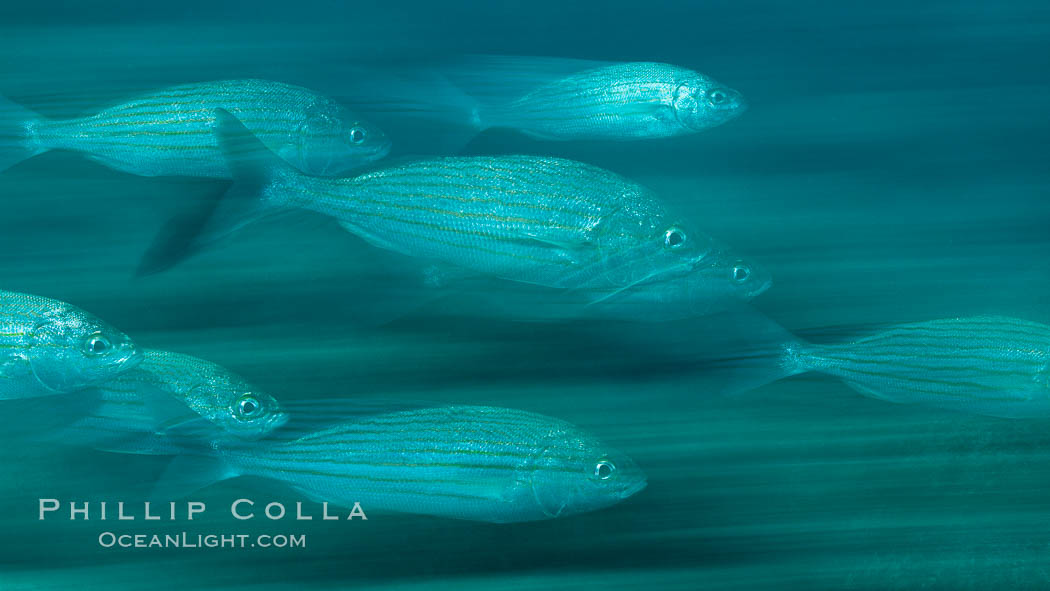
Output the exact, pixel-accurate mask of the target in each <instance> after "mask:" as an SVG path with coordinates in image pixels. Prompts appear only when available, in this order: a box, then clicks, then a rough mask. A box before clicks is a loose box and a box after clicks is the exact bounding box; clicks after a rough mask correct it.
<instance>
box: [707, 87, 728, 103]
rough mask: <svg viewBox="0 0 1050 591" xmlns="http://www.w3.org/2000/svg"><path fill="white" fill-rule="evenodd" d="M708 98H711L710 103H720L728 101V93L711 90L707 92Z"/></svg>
mask: <svg viewBox="0 0 1050 591" xmlns="http://www.w3.org/2000/svg"><path fill="white" fill-rule="evenodd" d="M708 98H709V99H710V100H711V104H712V105H721V104H723V103H725V102H727V101H729V95H728V94H726V93H725V91H722V90H712V91H711V92H710V93H709V94H708Z"/></svg>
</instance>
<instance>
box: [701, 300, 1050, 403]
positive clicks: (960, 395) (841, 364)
mask: <svg viewBox="0 0 1050 591" xmlns="http://www.w3.org/2000/svg"><path fill="white" fill-rule="evenodd" d="M769 332H771V334H777V333H781V336H779V337H776V338H775V339H774V340H776V341H779V344H778V345H777V346H775V347H773V348H772V350H773V351H775V352H774V353H772V354H771V355H768V354H764V353H758V352H757V351H758V350H756V352H753V353H752V354H750V355H737V356H735V358H734V359H732V360H730V367H732V368H733V373H734V374H735V375H736V377H737V378H738V379H737V380H731V381H730V382H729V383H730V384H731V388H730V389H732V390H736V391H739V390H743V389H749V388H752V387H757V386H759V385H761V384H764V383H767V382H771V381H773V380H776V379H780V378H783V377H787V376H791V375H796V374H801V373H807V372H814V373H820V374H825V375H829V376H834V377H836V378H838V379H840V380H843V381H844V382H845V383H846V384H847V385H848V386H850V387H851V388H853V389H854V390H856V391H858V392H860V393H861V394H864V395H865V396H870V397H872V398H876V399H879V400H885V401H888V402H896V403H902V404H918V405H923V406H930V407H936V408H943V409H949V410H955V411H959V412H966V413H972V414H980V415H988V416H995V417H1003V418H1045V417H1050V326H1047V325H1045V324H1039V323H1037V322H1030V321H1027V320H1020V319H1017V318H1008V317H1004V316H978V317H972V318H950V319H942V320H931V321H926V322H916V323H910V324H902V325H899V326H895V327H892V328H889V329H887V330H885V331H883V332H881V333H878V334H874V335H871V336H867V337H863V338H860V339H857V340H855V341H852V342H850V343H842V344H830V345H819V344H812V343H806V342H803V341H801V340H799V339H797V338H795V337H794V336H791V335H788V334H786V331H783V329H781V328H779V327H776V328H773V329H770V331H769ZM770 359H772V361H773V363H772V366H773V367H772V368H771V367H770V365H769V364H767V363H766V362H767V361H769V360H770ZM716 365H717V364H716Z"/></svg>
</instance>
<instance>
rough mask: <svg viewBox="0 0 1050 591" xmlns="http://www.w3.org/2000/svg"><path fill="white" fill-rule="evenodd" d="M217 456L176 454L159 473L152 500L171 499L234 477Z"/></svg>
mask: <svg viewBox="0 0 1050 591" xmlns="http://www.w3.org/2000/svg"><path fill="white" fill-rule="evenodd" d="M236 476H237V474H236V473H235V472H233V471H232V470H230V469H229V468H228V467H227V466H226V465H225V464H224V463H223V462H222V461H221V460H220V459H219V458H218V457H217V456H213V455H195V454H183V455H179V456H176V457H175V459H173V460H172V461H171V463H169V464H168V467H167V468H165V469H164V473H163V474H161V476H160V479H158V480H157V483H156V484H155V485H154V487H153V492H152V494H151V495H150V498H151V499H152V500H157V501H171V500H175V499H180V498H183V497H185V496H187V495H190V494H192V493H194V492H196V491H198V490H200V489H202V488H205V487H207V486H210V485H212V484H215V483H216V482H221V481H223V480H228V479H230V478H234V477H236Z"/></svg>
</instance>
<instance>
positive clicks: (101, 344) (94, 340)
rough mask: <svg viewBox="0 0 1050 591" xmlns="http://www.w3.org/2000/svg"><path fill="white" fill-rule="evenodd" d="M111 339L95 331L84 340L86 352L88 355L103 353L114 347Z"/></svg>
mask: <svg viewBox="0 0 1050 591" xmlns="http://www.w3.org/2000/svg"><path fill="white" fill-rule="evenodd" d="M112 346H113V345H112V344H110V342H109V339H107V338H106V337H104V336H102V335H101V334H98V333H95V334H93V335H90V336H88V338H87V339H85V340H84V353H87V354H88V355H103V354H105V353H106V351H109V350H110V348H112Z"/></svg>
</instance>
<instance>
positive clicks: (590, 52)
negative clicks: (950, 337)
mask: <svg viewBox="0 0 1050 591" xmlns="http://www.w3.org/2000/svg"><path fill="white" fill-rule="evenodd" d="M1048 49H1050V8H1048V7H1046V6H1044V5H1042V4H1040V3H1036V2H1009V3H993V2H979V1H969V2H926V3H921V4H915V3H907V2H884V3H880V4H878V5H870V6H860V5H857V6H848V5H842V6H838V5H832V4H827V3H819V2H811V3H805V2H803V3H791V4H782V3H776V2H758V1H756V2H712V3H705V4H696V5H693V6H689V5H685V4H682V3H678V2H650V3H646V4H644V5H638V4H628V3H619V2H618V3H613V4H609V3H605V4H601V5H597V4H589V3H586V4H585V3H579V4H572V5H569V6H565V5H563V4H562V3H545V2H541V3H506V4H503V5H495V4H492V5H490V4H486V3H474V4H472V3H462V4H445V5H440V6H439V5H436V4H435V5H430V4H427V3H407V4H406V3H402V4H396V5H393V4H392V5H388V6H374V5H361V6H351V5H342V4H339V3H320V2H317V3H309V2H305V3H297V4H295V5H294V6H293V5H286V4H278V3H264V4H259V5H254V6H250V7H249V6H235V5H233V4H229V5H223V6H213V5H210V4H208V3H204V2H190V3H185V2H184V3H179V4H170V5H162V6H157V7H154V8H151V9H147V8H143V7H141V6H140V5H138V4H135V3H129V2H100V3H93V4H92V5H90V6H88V5H51V6H48V7H46V8H44V7H40V8H31V7H29V6H15V5H11V4H7V5H4V6H3V7H0V55H2V56H4V58H5V59H3V60H0V81H2V82H0V93H3V94H4V95H6V96H8V97H10V98H11V99H12V100H15V101H17V102H18V103H20V104H24V105H26V106H27V107H30V108H33V109H35V110H38V111H40V112H41V113H43V114H45V115H48V116H53V117H62V116H72V115H76V114H82V113H84V112H90V111H92V110H94V109H95V108H98V107H101V106H105V105H108V104H111V103H113V102H116V101H119V100H121V99H122V98H124V97H126V96H128V95H130V94H133V93H137V92H141V91H146V90H151V89H154V88H158V87H161V86H167V85H172V84H177V83H183V82H190V81H199V80H210V79H219V78H234V77H249V76H254V77H263V78H270V79H275V80H281V81H284V82H289V83H295V84H301V85H304V86H308V87H310V88H313V89H316V90H317V91H319V92H322V93H326V94H329V95H332V96H334V97H337V98H338V97H340V96H342V95H344V94H346V92H347V88H348V87H349V83H350V82H351V81H350V80H348V79H347V77H348V76H350V75H352V74H351V72H352V71H353V66H354V65H356V64H358V63H360V62H368V61H369V60H379V59H388V58H391V57H396V58H405V59H411V58H413V57H418V56H421V55H425V56H429V55H431V54H434V53H440V52H448V53H459V52H464V53H495V54H517V55H537V54H538V55H559V56H566V57H578V58H587V59H606V60H655V61H664V62H669V63H675V64H679V65H683V66H686V67H692V68H695V69H698V70H700V71H703V72H706V73H709V74H711V75H712V76H714V77H716V78H718V79H719V80H721V81H724V82H725V83H726V84H729V85H731V86H733V87H734V88H736V89H738V90H740V91H741V92H742V93H744V95H745V96H746V97H747V98H748V101H749V103H750V105H751V108H750V110H749V111H748V112H747V113H746V114H745V115H744V116H742V117H741V118H740V119H738V120H736V121H733V122H731V123H729V124H726V125H724V126H722V127H718V128H715V129H712V130H709V131H706V132H704V133H702V134H698V135H695V136H690V137H685V138H678V139H672V140H665V141H659V142H649V143H644V144H615V145H610V144H601V143H591V142H588V143H565V144H560V143H540V142H534V141H531V140H528V139H525V138H521V137H518V136H515V135H513V134H511V133H506V132H499V131H492V132H487V133H486V134H484V135H483V136H481V137H479V138H477V139H476V140H474V141H473V142H472V143H471V144H470V145H468V146H467V148H466V153H477V154H490V153H534V154H551V155H557V156H563V157H568V158H573V159H577V160H582V161H585V162H589V163H593V164H596V165H599V166H602V167H605V168H608V169H611V170H614V171H616V172H619V173H621V174H624V175H626V176H628V177H630V178H632V179H634V180H636V181H639V182H641V183H644V184H646V185H647V186H649V187H651V188H653V189H654V190H655V191H656V192H657V193H658V194H660V195H661V196H662V197H664V198H665V199H666V200H667V201H669V202H670V203H672V204H673V205H674V206H675V207H677V208H679V209H681V210H682V211H683V212H684V213H685V214H686V215H687V216H688V217H689V218H690V219H693V220H696V221H697V222H698V223H699V224H700V225H701V227H702V228H703V229H704V231H706V232H709V233H710V234H712V235H714V236H718V237H720V238H722V239H724V240H725V241H727V242H729V243H730V244H732V245H733V247H734V248H735V249H737V250H739V251H740V252H743V253H747V254H748V255H749V256H750V257H752V258H754V259H755V260H757V261H760V262H761V263H762V264H763V265H764V266H765V267H766V268H768V269H769V270H770V272H771V273H772V274H773V276H774V282H775V283H774V286H773V288H772V289H770V290H769V291H768V292H767V293H765V294H763V295H761V296H760V297H759V298H758V299H757V300H756V301H755V305H756V307H757V308H759V309H760V310H761V311H762V312H764V313H765V314H767V315H769V316H770V317H772V318H774V319H776V320H777V321H778V322H780V323H782V324H783V325H785V326H786V327H788V328H789V329H791V330H792V331H794V332H797V333H799V334H802V335H804V336H805V337H807V338H809V339H811V340H814V341H818V342H835V341H839V340H843V339H845V338H846V337H848V336H850V335H855V334H862V333H865V332H868V331H870V330H871V329H872V328H873V327H877V326H883V325H887V324H895V323H900V322H909V321H920V320H927V319H932V318H941V317H950V316H971V315H978V314H990V313H994V314H1004V315H1009V316H1016V317H1019V318H1025V319H1029V320H1033V321H1039V322H1044V323H1047V322H1050V314H1048V313H1047V311H1046V307H1045V305H1046V303H1047V301H1048V299H1050V281H1048V277H1050V275H1048V271H1050V235H1048V233H1047V230H1046V223H1047V220H1048V219H1050V206H1048V205H1047V203H1046V200H1045V194H1046V188H1047V186H1048V183H1050V163H1048V162H1050V161H1048V159H1047V150H1046V146H1047V138H1048V137H1050V135H1048V132H1050V119H1048V118H1047V116H1046V106H1047V104H1048V99H1050V80H1048V78H1047V71H1048V66H1050V51H1048ZM424 139H425V138H424ZM215 187H216V185H215V183H212V182H208V181H187V180H185V179H171V178H152V179H151V178H142V177H134V176H130V175H125V174H121V173H118V172H115V171H112V170H109V169H106V168H103V167H102V166H99V165H96V164H93V163H90V162H88V161H87V160H85V159H84V158H82V157H80V156H77V155H74V154H67V153H58V152H54V153H48V154H44V155H42V156H39V157H37V158H34V159H32V160H29V161H26V162H24V163H21V164H19V165H17V166H16V167H14V168H12V169H10V170H7V171H5V172H3V173H2V174H0V196H2V201H3V206H2V211H3V215H0V278H2V287H3V289H7V290H17V291H24V292H30V293H37V294H41V295H46V296H49V297H54V298H58V299H62V300H65V301H69V302H72V303H75V304H76V305H78V306H80V307H82V308H84V309H86V310H90V311H91V312H93V313H95V314H97V315H98V316H100V317H101V318H104V319H106V320H107V321H109V322H111V323H113V324H114V325H116V326H118V327H120V328H121V329H122V330H124V331H126V332H127V333H129V334H130V335H132V336H133V337H134V338H135V339H136V340H137V341H138V342H140V343H142V344H143V345H145V346H148V347H152V348H158V349H170V350H175V351H180V352H185V353H189V354H193V355H195V356H198V357H202V358H205V359H208V360H211V361H214V362H217V363H219V364H221V365H223V366H225V367H228V368H230V369H232V370H234V371H236V372H238V373H240V374H241V375H243V376H245V377H246V378H248V379H250V380H251V381H252V382H254V383H257V384H259V385H261V386H264V387H265V388H266V390H267V391H268V392H270V393H272V394H274V395H275V396H277V397H279V398H287V399H293V398H318V397H323V396H332V395H340V396H359V397H367V398H377V397H378V398H383V397H388V398H406V399H425V400H432V401H435V402H455V403H461V404H484V405H492V406H508V407H514V408H520V409H524V410H529V411H534V412H539V413H543V414H547V415H551V416H555V417H558V418H561V419H564V420H567V421H570V422H572V423H575V424H577V425H580V426H581V427H584V428H586V429H588V430H590V431H591V432H593V433H595V434H596V435H598V436H600V437H601V438H602V439H603V440H605V441H607V442H609V443H610V444H611V445H614V446H615V447H617V448H619V449H622V450H624V451H625V452H627V453H629V454H630V455H631V456H632V457H633V458H634V459H635V460H636V461H637V462H638V464H639V465H640V466H642V467H643V469H644V470H645V471H646V472H647V473H648V475H649V486H648V488H647V489H646V490H644V491H643V492H641V493H640V494H638V495H636V496H635V497H632V498H631V499H628V500H627V501H626V502H624V503H622V504H620V505H617V506H615V507H612V508H610V509H606V510H603V511H599V512H595V513H590V514H586V515H580V516H575V517H571V518H567V519H564V520H553V521H546V522H537V523H526V524H515V525H490V524H476V523H469V522H458V521H450V520H441V519H435V518H427V517H416V516H410V515H390V514H374V515H370V516H369V517H370V519H369V520H368V521H367V522H356V521H355V522H344V521H340V522H320V521H318V520H314V521H310V522H296V521H293V520H289V519H286V520H283V521H275V522H270V521H267V520H265V519H262V518H261V517H257V518H256V519H254V520H251V521H245V522H240V521H236V520H234V519H232V518H231V517H230V516H229V514H228V512H227V508H228V506H229V504H230V503H231V502H232V501H233V500H235V499H237V498H241V497H250V498H254V499H256V500H257V501H259V502H263V503H265V502H268V501H269V500H270V499H278V500H282V501H285V502H286V504H288V505H289V506H294V502H295V500H296V496H295V494H294V493H289V492H288V491H283V490H272V491H271V490H268V489H265V488H261V487H260V486H259V485H258V483H253V482H250V481H249V482H245V481H241V482H230V483H224V484H220V485H216V486H214V487H211V488H209V489H207V490H206V491H204V492H202V493H199V494H197V495H194V497H193V498H194V499H196V500H201V501H206V502H207V503H208V507H209V509H208V514H207V516H206V518H204V519H202V520H201V521H193V522H186V521H182V520H180V521H176V522H174V523H172V522H167V521H160V522H156V523H150V524H148V525H146V524H144V523H143V522H142V521H135V522H126V523H117V522H112V521H108V522H106V523H105V524H103V523H101V522H96V521H88V522H83V521H77V522H70V521H68V520H64V519H51V518H49V519H47V520H45V521H39V520H38V519H37V499H39V498H58V499H63V500H66V501H69V500H77V501H83V500H89V499H90V500H96V499H97V500H102V499H111V500H127V501H134V500H142V499H144V495H143V494H142V493H141V492H137V491H139V490H140V489H141V485H142V484H143V483H149V482H152V481H153V480H155V479H156V478H157V477H158V476H159V475H160V474H161V472H162V471H163V469H164V462H163V461H161V460H158V459H157V458H150V457H136V456H118V455H108V454H104V453H101V452H89V451H82V450H76V449H64V448H58V447H44V446H27V445H20V444H16V443H12V442H5V444H4V445H3V446H0V458H2V459H0V461H2V463H3V465H4V466H5V478H3V479H0V511H2V512H3V515H4V517H5V519H4V522H3V523H4V525H3V526H2V527H3V530H2V534H3V535H2V537H0V590H3V591H7V590H8V589H12V590H18V591H21V590H23V589H25V590H29V589H34V590H35V589H47V590H50V589H56V590H59V589H70V588H74V587H79V588H86V589H95V588H99V589H107V590H122V589H142V588H145V587H147V586H148V587H149V588H151V589H158V590H162V589H179V590H185V589H315V588H316V589H346V588H365V589H372V588H375V589H380V588H403V589H426V588H448V589H488V588H510V589H562V588H594V587H597V586H602V587H606V588H614V589H615V588H624V589H628V588H632V589H633V588H654V589H795V588H797V589H829V590H841V589H873V590H885V589H919V588H921V589H953V590H954V589H982V590H983V589H1024V588H1032V589H1041V588H1046V587H1048V586H1050V511H1048V507H1050V501H1048V499H1047V495H1046V494H1045V491H1046V490H1047V487H1048V486H1050V453H1048V452H1047V451H1046V450H1047V445H1048V444H1050V435H1048V430H1047V429H1046V427H1047V423H1046V422H1045V421H1039V420H1033V421H1008V420H1002V419H994V418H984V417H974V416H966V415H959V414H951V413H947V412H942V411H935V410H930V409H920V408H916V407H908V406H897V405H892V404H886V403H883V402H879V401H876V400H871V399H867V398H863V397H861V396H859V395H858V394H856V393H855V392H854V391H852V390H850V389H849V388H848V387H846V386H845V385H843V384H840V383H838V382H836V381H834V380H832V379H822V378H819V377H815V376H802V377H798V378H792V379H788V380H784V381H781V382H778V383H774V384H770V385H768V386H765V387H763V388H761V389H759V390H757V391H754V392H751V393H747V394H742V395H738V396H734V397H730V398H726V397H719V396H713V395H711V392H710V388H709V384H708V382H707V381H706V376H705V375H704V374H703V373H702V372H700V371H699V369H698V367H697V366H695V365H693V364H691V363H690V362H689V359H690V356H689V350H688V348H685V349H683V347H686V345H682V342H683V340H684V341H685V342H686V343H688V341H689V339H688V336H689V334H690V333H689V331H690V330H696V329H697V328H696V326H695V325H694V324H692V323H690V322H679V323H661V324H650V325H645V324H625V325H606V326H603V327H600V329H601V330H598V328H597V327H593V326H589V325H588V324H587V323H554V324H528V323H520V322H509V321H504V320H500V319H498V318H478V317H475V316H470V315H465V314H463V313H462V310H457V309H456V306H455V304H454V302H453V303H447V302H446V303H442V302H435V303H432V304H430V305H428V306H426V307H424V308H422V309H419V310H417V311H415V312H412V313H410V314H407V315H403V316H399V317H397V318H396V319H395V320H394V321H393V322H391V323H385V324H381V325H378V326H376V325H373V324H370V323H367V322H361V320H362V318H361V316H362V314H363V312H362V310H370V309H371V308H372V307H373V306H374V305H375V304H376V302H375V301H374V298H376V297H377V296H375V294H374V293H373V292H371V291H370V286H371V285H373V284H374V283H375V282H377V281H380V280H385V279H388V275H389V271H390V268H389V266H388V265H387V262H388V261H391V260H393V259H391V257H388V256H387V255H379V254H377V252H376V251H375V250H374V249H372V248H371V247H369V246H368V245H366V244H364V243H363V242H361V241H360V240H359V239H357V238H355V237H353V236H352V235H350V234H348V233H346V232H345V231H343V230H342V229H340V228H339V227H338V226H336V225H335V224H334V223H333V222H331V221H329V220H326V219H323V218H316V217H311V216H308V215H302V216H293V217H289V218H279V219H273V220H268V221H266V222H263V223H260V224H258V225H255V226H252V227H250V228H248V229H246V230H245V231H244V232H243V233H242V234H241V235H240V236H239V237H238V238H237V239H236V240H233V241H231V242H229V243H227V244H223V245H222V246H221V247H219V248H216V249H214V250H212V251H209V252H208V253H205V254H203V255H201V256H199V257H196V258H194V259H192V260H190V261H188V262H186V263H185V264H184V265H182V266H180V267H178V268H176V269H174V270H172V271H170V272H168V273H165V274H160V275H156V276H150V277H145V278H134V277H133V276H132V274H133V271H134V269H135V267H136V265H137V263H138V260H139V257H140V256H141V254H142V252H143V250H144V249H145V248H146V246H147V245H148V244H149V242H150V240H151V239H152V237H153V234H154V233H155V232H156V230H157V228H158V227H159V226H160V225H161V224H162V223H163V222H164V221H165V220H166V219H168V218H169V217H170V216H171V215H172V214H173V213H176V212H178V211H180V210H181V209H182V208H183V207H184V206H185V204H186V203H187V202H188V201H189V200H193V199H203V198H206V197H207V196H208V195H210V194H211V192H213V191H214V190H215ZM391 265H396V260H395V261H394V262H392V263H391ZM446 304H447V305H446ZM610 333H611V334H612V335H615V337H616V338H611V337H610V336H609V335H610ZM665 336H666V342H667V343H669V345H668V346H667V350H663V349H662V348H661V346H660V344H661V343H662V342H664V337H665ZM683 337H684V338H683ZM639 349H641V351H639ZM101 531H115V532H147V533H172V532H182V531H187V532H190V533H193V534H196V533H250V534H256V533H266V534H282V533H284V534H306V535H307V536H308V546H307V548H305V549H291V548H286V549H261V548H254V549H244V550H233V549H197V550H191V549H167V550H160V549H118V548H112V549H106V548H101V547H99V545H98V542H97V538H98V535H99V533H100V532H101Z"/></svg>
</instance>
